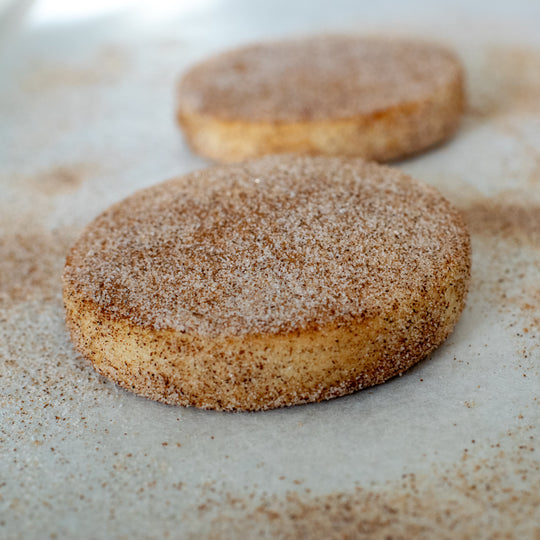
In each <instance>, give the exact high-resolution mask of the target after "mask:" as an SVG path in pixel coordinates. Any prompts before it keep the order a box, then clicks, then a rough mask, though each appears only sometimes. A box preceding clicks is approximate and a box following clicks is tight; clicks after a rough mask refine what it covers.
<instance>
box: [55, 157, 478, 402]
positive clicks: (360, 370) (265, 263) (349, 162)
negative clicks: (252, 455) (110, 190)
mask: <svg viewBox="0 0 540 540" xmlns="http://www.w3.org/2000/svg"><path fill="white" fill-rule="evenodd" d="M469 267H470V245H469V237H468V233H467V231H466V229H465V227H464V225H463V222H462V220H461V218H460V216H459V215H458V214H457V212H456V211H455V210H454V209H453V208H452V207H451V206H450V204H449V203H448V202H447V201H446V200H445V199H444V198H443V197H442V196H441V195H440V194H439V193H438V192H437V191H436V190H435V189H433V188H431V187H428V186H426V185H423V184H421V183H419V182H417V181H415V180H413V179H411V178H410V177H408V176H406V175H405V174H403V173H401V172H399V171H397V170H395V169H391V168H387V167H382V166H379V165H376V164H373V163H368V162H364V161H362V160H359V159H344V158H322V157H319V158H309V157H293V156H270V157H266V158H263V159H260V160H257V161H253V162H246V163H244V164H240V165H229V166H223V167H216V168H210V169H206V170H201V171H197V172H194V173H191V174H188V175H187V176H184V177H181V178H177V179H174V180H170V181H168V182H165V183H163V184H160V185H157V186H154V187H151V188H148V189H145V190H142V191H139V192H137V193H135V194H134V195H132V196H131V197H129V198H127V199H125V200H124V201H122V202H120V203H118V204H116V205H114V206H112V207H111V208H110V209H109V210H107V211H105V212H104V213H103V214H102V215H101V216H99V217H98V218H97V219H96V220H95V221H94V222H93V223H91V224H90V225H89V226H88V227H87V228H86V230H85V231H84V233H83V234H82V236H81V237H80V239H79V240H78V242H77V243H76V244H75V246H74V247H73V249H72V250H71V253H70V255H69V256H68V259H67V263H66V267H65V272H64V300H65V302H66V306H67V312H68V325H69V326H70V329H71V332H72V337H73V339H74V341H75V343H76V345H77V346H78V348H79V349H80V350H81V351H82V352H83V354H85V355H87V356H89V357H90V358H91V359H92V361H93V362H94V364H95V365H96V367H97V368H98V369H99V370H100V371H101V372H102V373H105V374H107V375H108V376H111V377H112V378H114V379H115V380H119V382H120V383H121V384H122V383H123V384H124V385H125V386H128V387H132V388H133V389H135V390H136V391H138V392H139V393H142V394H143V395H147V396H149V397H153V398H154V399H161V400H163V401H166V402H168V403H184V404H195V405H198V406H202V407H211V408H224V409H253V408H255V409H256V408H268V407H272V406H280V405H288V404H292V403H298V402H304V401H312V400H316V399H327V398H328V397H332V396H334V395H342V394H344V393H348V392H351V391H353V390H355V389H357V388H359V387H364V386H368V385H370V384H376V383H378V382H382V381H383V380H385V379H387V378H388V377H390V376H393V375H395V374H396V373H400V372H402V371H404V370H405V369H407V368H408V367H409V366H410V365H412V364H413V363H415V362H416V361H418V360H419V359H421V358H422V357H424V356H425V355H426V354H427V353H428V352H429V351H430V350H432V349H433V348H434V347H435V346H436V345H438V344H439V343H440V342H441V341H442V340H443V339H445V338H446V336H447V335H448V333H449V332H450V331H451V329H452V327H453V325H454V324H455V322H456V321H457V318H458V317H459V314H460V313H461V311H462V309H463V305H464V297H465V294H466V289H467V285H468V280H469ZM366 340H367V342H366ZM119 341H120V342H121V343H119ZM130 341H132V342H133V343H128V342H130ZM149 342H150V343H151V345H148V343H149ZM96 343H98V344H100V345H99V346H98V345H96ZM96 347H97V348H96ZM119 351H120V352H119ZM231 351H232V352H231ZM128 353H129V354H128ZM126 355H127V356H128V357H129V358H126ZM111 356H112V357H114V358H113V360H111ZM139 357H140V358H139ZM364 357H365V358H364ZM137 358H139V360H137ZM362 358H364V359H363V360H362ZM300 359H302V360H301V362H300ZM323 359H324V360H323ZM120 360H121V361H120ZM319 360H320V362H321V365H320V366H318V365H317V364H318V362H319ZM115 362H116V364H115ZM137 362H138V367H134V366H131V367H130V368H129V369H128V371H127V373H124V375H119V373H121V371H122V370H124V369H125V367H124V364H125V365H126V366H127V365H128V363H130V364H131V363H135V364H137ZM295 362H297V363H298V362H300V364H299V365H298V366H297V367H296V370H295V369H293V370H291V365H293V366H294V364H295ZM325 362H326V364H325ZM120 364H121V366H120V367H119V365H120ZM323 364H324V366H323ZM111 365H113V367H114V369H111ZM141 365H144V366H145V368H144V370H142V371H141ZM119 370H120V371H119ZM164 370H165V371H166V372H167V375H166V377H165V379H164V378H163V371H164ZM186 370H187V371H186ZM313 370H315V371H317V373H314V372H313ZM133 372H135V375H133ZM188 372H189V373H188ZM150 373H154V375H151V374H150ZM179 373H180V374H181V375H182V376H179ZM284 373H286V376H285V375H284ZM186 374H187V375H188V377H187V378H188V379H191V380H193V379H194V378H197V379H198V382H197V384H196V385H195V386H196V388H197V391H196V392H195V391H194V390H193V388H191V389H186V384H187V383H186V382H185V381H186ZM240 374H241V375H242V376H240ZM132 376H133V377H134V378H135V379H137V381H136V382H135V383H134V384H131V383H132V380H131V379H130V377H132ZM287 377H288V378H289V379H287ZM321 377H322V379H321ZM336 377H337V379H336ZM128 379H129V381H128V382H126V381H127V380H128ZM176 379H178V380H176ZM157 380H159V381H160V382H156V381H157ZM269 380H271V381H272V382H271V384H270V389H269V386H268V381H269ZM287 380H289V381H293V382H294V384H293V383H292V382H291V385H292V386H290V387H288V386H287ZM325 380H328V381H330V382H329V383H328V384H326V385H325V383H324V381H325ZM171 381H172V382H171ZM209 381H211V382H209ZM212 381H213V382H212ZM220 381H221V383H220ZM281 383H282V384H283V386H284V390H283V392H281V393H280V391H279V384H281ZM201 385H202V386H201ZM276 385H277V386H276ZM158 386H159V389H158V390H157V391H156V387H158ZM180 387H181V388H180ZM205 388H206V389H205ZM253 388H256V390H254V389H253ZM265 388H266V389H265ZM190 392H191V393H190ZM218 394H219V395H218ZM186 396H187V397H186ZM216 396H218V397H216ZM265 396H267V397H266V398H265Z"/></svg>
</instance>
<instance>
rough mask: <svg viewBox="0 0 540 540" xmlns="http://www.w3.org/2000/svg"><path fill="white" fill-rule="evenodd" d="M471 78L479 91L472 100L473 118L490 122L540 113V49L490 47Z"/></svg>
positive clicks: (474, 93)
mask: <svg viewBox="0 0 540 540" xmlns="http://www.w3.org/2000/svg"><path fill="white" fill-rule="evenodd" d="M471 79H472V84H473V85H474V87H475V90H476V87H477V88H478V90H477V91H475V92H473V93H472V99H471V100H470V101H469V108H468V113H469V114H471V115H472V116H477V117H479V118H483V119H488V118H498V117H508V116H510V115H518V116H522V115H530V114H537V113H538V112H539V111H540V49H535V48H532V47H531V48H527V47H510V46H500V45H493V46H491V47H487V48H486V49H485V53H484V55H483V62H482V63H481V64H480V65H479V66H477V69H476V71H475V72H473V73H471ZM486 80H488V81H489V84H486ZM475 81H477V82H476V83H475Z"/></svg>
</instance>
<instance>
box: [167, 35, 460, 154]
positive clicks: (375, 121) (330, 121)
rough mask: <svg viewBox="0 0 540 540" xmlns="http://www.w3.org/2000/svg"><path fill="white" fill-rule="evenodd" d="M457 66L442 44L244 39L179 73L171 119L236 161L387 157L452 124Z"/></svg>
mask: <svg viewBox="0 0 540 540" xmlns="http://www.w3.org/2000/svg"><path fill="white" fill-rule="evenodd" d="M463 78H464V76H463V69H462V67H461V64H460V62H459V60H458V59H457V58H456V56H455V55H454V54H452V53H451V52H450V51H448V50H446V49H444V48H442V47H440V46H439V45H435V44H430V43H423V42H414V41H407V40H398V39H386V40H385V39H376V38H362V37H353V36H318V37H310V38H306V39H301V40H300V39H298V40H291V41H282V42H276V43H265V44H259V45H252V46H248V47H244V48H241V49H238V50H234V51H231V52H226V53H224V54H221V55H219V56H216V57H214V58H210V59H209V60H206V61H204V62H202V63H200V64H198V65H196V66H194V67H193V68H192V69H190V70H189V71H188V72H187V73H186V74H185V75H184V76H183V78H182V79H181V81H180V85H179V91H178V108H177V117H178V121H179V123H180V125H181V126H182V128H183V130H184V132H185V136H186V140H187V142H188V144H189V145H190V146H191V148H192V149H193V150H194V151H195V152H197V153H199V154H201V155H202V156H206V157H208V158H210V159H213V160H216V161H222V162H237V161H242V160H245V159H250V158H255V157H259V156H262V155H265V154H274V153H287V152H294V153H300V154H310V155H318V154H322V155H345V156H358V157H363V158H365V159H373V160H376V161H389V160H394V159H398V158H402V157H404V156H408V155H410V154H414V153H417V152H420V151H421V150H425V149H426V148H429V147H430V146H433V145H435V144H437V143H439V142H441V141H443V140H445V139H446V138H448V137H449V136H450V135H451V134H452V133H454V131H455V130H456V128H457V126H458V123H459V120H460V115H461V113H462V111H463V108H464V88H463Z"/></svg>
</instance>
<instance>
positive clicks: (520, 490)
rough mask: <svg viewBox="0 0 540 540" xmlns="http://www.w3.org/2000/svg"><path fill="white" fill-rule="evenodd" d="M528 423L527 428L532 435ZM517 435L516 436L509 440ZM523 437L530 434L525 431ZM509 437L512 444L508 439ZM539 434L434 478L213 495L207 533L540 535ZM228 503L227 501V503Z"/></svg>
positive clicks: (203, 516)
mask: <svg viewBox="0 0 540 540" xmlns="http://www.w3.org/2000/svg"><path fill="white" fill-rule="evenodd" d="M533 429H534V427H533V426H529V427H528V428H526V429H525V430H524V432H528V433H531V432H532V430H533ZM511 436H512V435H510V437H511ZM521 440H523V441H525V440H527V439H526V435H525V433H522V434H521ZM506 442H507V441H506ZM535 442H536V441H535V440H534V438H532V437H531V438H530V439H529V441H528V443H525V442H524V443H523V444H520V445H519V446H518V445H517V444H516V445H515V446H514V447H513V448H512V450H510V451H507V452H501V451H499V447H500V445H499V444H497V445H492V446H493V447H492V449H490V450H489V451H486V450H485V449H484V450H483V455H484V456H486V455H487V457H482V458H479V457H477V456H476V454H478V452H477V450H476V449H475V450H474V451H473V450H472V449H464V456H467V459H465V460H462V461H461V462H458V463H456V464H454V465H451V466H448V467H447V468H444V467H437V468H435V470H434V471H433V474H432V475H428V474H425V473H423V474H404V475H403V476H402V478H401V480H400V481H392V482H388V483H387V484H386V485H382V486H379V487H378V488H367V487H357V488H356V489H355V490H351V491H343V492H333V493H329V494H322V495H312V494H310V493H306V492H302V491H289V492H287V493H286V494H285V495H274V496H262V497H257V496H255V497H253V496H247V497H246V496H244V497H240V496H235V497H233V496H231V495H230V494H228V496H220V494H219V493H218V494H217V495H218V496H217V497H216V496H215V495H214V496H210V497H209V498H208V500H207V501H206V502H205V503H204V504H203V505H200V506H199V509H198V514H199V519H200V520H201V522H205V521H210V525H209V532H208V534H207V535H205V538H207V539H212V540H218V539H222V538H240V537H242V535H245V534H246V532H247V531H249V535H250V536H252V537H257V538H281V539H284V540H296V539H308V538H309V539H315V540H316V539H323V538H345V539H349V538H350V539H352V538H381V539H382V538H421V539H424V538H448V539H450V538H536V537H537V536H538V535H539V534H540V495H539V493H540V462H539V461H538V460H537V459H536V455H537V454H536V453H535V444H534V443H535ZM223 501H225V504H224V503H223Z"/></svg>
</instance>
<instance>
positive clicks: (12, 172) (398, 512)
mask: <svg viewBox="0 0 540 540" xmlns="http://www.w3.org/2000/svg"><path fill="white" fill-rule="evenodd" d="M192 4H193V5H191V4H189V3H187V2H186V3H181V4H178V5H177V6H176V8H174V9H173V8H171V7H170V6H169V7H168V8H165V7H164V5H165V4H164V3H163V5H161V4H160V6H161V11H160V10H158V9H156V10H153V9H152V6H144V5H142V6H139V5H137V6H136V7H131V8H123V9H119V10H118V11H111V10H109V11H107V12H106V13H105V14H97V15H95V16H93V17H86V18H71V19H69V18H67V19H66V18H60V17H58V18H55V17H48V18H47V17H45V16H44V15H43V13H44V10H43V6H42V5H41V6H40V4H39V3H38V4H37V7H34V8H33V9H31V10H29V11H28V12H27V13H26V15H25V17H24V21H23V23H22V24H20V25H18V26H15V25H16V21H15V18H13V23H12V24H11V23H10V24H8V21H6V20H4V21H3V25H4V26H3V27H4V28H5V27H6V25H8V26H10V32H9V35H8V36H7V37H6V39H4V40H3V41H2V42H0V537H5V538H25V539H26V538H67V537H71V538H75V537H77V538H127V537H135V538H163V537H171V538H189V537H194V538H201V537H217V538H237V537H238V538H252V537H253V538H255V537H265V536H267V537H292V538H302V537H305V538H330V537H357V536H362V535H367V536H370V537H375V538H378V537H384V536H385V535H390V536H392V537H398V538H399V537H431V538H433V537H466V536H467V535H468V536H470V537H474V538H482V537H484V538H488V537H489V538H491V537H496V535H497V534H500V535H504V534H509V535H510V536H514V537H516V538H517V537H519V538H538V534H540V532H539V531H540V513H539V505H540V499H539V495H538V493H539V490H540V473H539V459H538V458H539V450H538V446H539V444H538V435H539V434H538V420H539V399H540V397H539V394H540V392H539V390H540V377H539V360H540V348H539V345H540V279H539V277H540V265H539V263H540V32H538V28H539V25H540V4H538V3H537V2H533V1H530V2H525V1H514V2H506V3H502V2H501V3H491V2H483V1H482V2H476V3H473V5H470V3H467V2H452V3H450V2H448V3H445V2H442V1H439V2H432V1H430V2H428V1H427V0H426V1H422V0H414V1H412V2H407V3H400V2H397V1H395V2H385V3H374V5H371V3H370V4H369V5H368V4H367V3H365V4H364V3H362V2H358V3H356V2H346V1H333V2H310V3H303V2H290V1H287V2H286V1H278V2H248V1H247V0H245V1H242V0H235V1H230V2H219V1H215V2H211V1H208V2H201V3H198V4H197V3H192ZM493 4H495V5H493ZM10 16H12V15H10ZM321 31H347V32H351V31H354V32H366V33H385V34H389V33H390V34H399V35H411V36H415V37H425V38H428V39H436V40H438V41H441V42H443V43H446V44H448V45H450V46H451V47H453V48H454V49H456V51H457V52H458V54H459V55H460V56H461V58H462V60H463V62H464V64H465V65H466V68H467V74H468V81H467V85H468V93H469V105H468V109H467V112H466V115H465V117H464V120H463V124H462V127H461V129H460V131H459V132H458V134H457V135H456V137H455V138H454V139H453V140H452V141H450V142H448V143H447V144H444V145H442V146H440V147H438V148H436V149H433V150H432V151H430V152H427V153H425V154H422V155H419V156H417V157H415V158H414V159H410V160H408V161H405V162H401V163H396V164H395V165H396V166H399V167H402V168H403V169H404V170H405V171H406V172H408V173H410V174H412V175H413V176H415V177H416V178H419V179H421V180H423V181H425V182H427V183H430V184H433V185H435V186H437V187H438V188H439V189H440V190H441V191H442V192H443V194H445V195H446V196H447V197H448V198H449V199H450V200H451V201H452V202H453V203H454V204H455V205H456V206H458V207H459V208H460V209H461V210H462V211H463V212H464V215H465V217H466V219H467V222H468V223H469V226H470V230H471V234H472V239H473V279H472V285H471V291H470V294H469V297H468V305H467V308H466V311H465V312H464V314H463V317H462V319H461V321H460V322H459V324H458V326H457V328H456V330H455V332H454V333H453V334H452V335H451V336H450V338H449V339H448V341H447V342H446V343H445V344H444V345H443V346H442V347H441V348H440V349H439V350H437V351H436V352H435V353H434V354H433V355H432V356H431V357H430V358H429V359H427V360H426V361H424V362H422V363H421V364H419V365H418V366H416V367H415V368H413V369H411V370H410V371H409V372H407V373H406V374H405V375H403V376H402V377H399V378H396V379H394V380H392V381H390V382H388V383H386V384H384V385H381V386H379V387H375V388H372V389H369V390H364V391H362V392H359V393H357V394H354V395H351V396H349V397H345V398H341V399H336V400H333V401H330V402H326V403H321V404H314V405H308V406H298V407H293V408H289V409H282V410H276V411H271V412H265V413H252V414H224V413H216V412H205V411H200V410H196V409H187V408H176V407H168V406H164V405H160V404H158V403H154V402H151V401H148V400H145V399H143V398H140V397H137V396H135V395H133V394H131V393H128V392H125V391H123V390H121V389H119V388H118V387H117V386H115V385H114V384H113V383H112V382H110V381H108V380H105V379H104V378H102V377H100V376H98V375H97V374H96V373H95V372H94V371H93V370H92V367H91V366H90V364H89V363H88V362H87V361H86V360H85V359H83V358H81V357H80V356H79V355H77V354H76V353H75V352H74V351H73V349H72V347H71V344H70V342H69V338H68V335H67V332H66V329H65V326H64V320H63V310H62V303H61V283H60V275H61V272H62V267H63V263H64V259H65V255H66V253H67V250H68V249H69V246H70V245H71V243H72V242H73V241H74V240H75V238H76V237H77V235H78V234H79V232H80V231H81V229H82V227H83V226H84V225H85V224H87V223H88V222H89V221H90V220H91V219H93V218H94V217H95V216H96V215H97V214H98V213H100V212H101V211H102V210H103V209H105V208H106V207H108V206H109V205H110V204H112V203H114V202H116V201H118V200H120V199H122V198H123V197H125V196H127V195H128V194H130V193H132V192H133V191H134V190H136V189H138V188H142V187H146V186H149V185H152V184H155V183H157V182H160V181H162V180H165V179H167V178H169V177H172V176H176V175H179V174H182V173H185V172H188V171H191V170H193V169H195V168H200V167H203V166H206V165H208V163H207V162H205V161H204V160H202V159H200V158H198V157H196V156H195V155H193V154H192V153H191V152H190V151H189V149H188V148H187V146H186V145H185V143H184V141H183V139H182V135H181V133H180V132H179V130H178V129H177V126H176V125H175V120H174V107H175V95H174V91H175V85H176V81H177V79H178V77H179V76H180V74H181V73H182V72H183V70H185V69H186V68H187V67H188V66H189V65H191V64H192V63H193V62H195V61H197V60H199V59H201V58H204V57H205V56H207V55H208V54H211V53H212V52H215V51H218V50H222V49H224V48H227V47H230V46H232V45H236V44H239V43H244V42H250V41H255V40H261V39H268V38H277V37H280V36H290V35H297V34H306V33H311V32H321ZM347 535H349V536H347Z"/></svg>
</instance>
